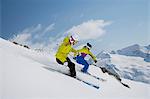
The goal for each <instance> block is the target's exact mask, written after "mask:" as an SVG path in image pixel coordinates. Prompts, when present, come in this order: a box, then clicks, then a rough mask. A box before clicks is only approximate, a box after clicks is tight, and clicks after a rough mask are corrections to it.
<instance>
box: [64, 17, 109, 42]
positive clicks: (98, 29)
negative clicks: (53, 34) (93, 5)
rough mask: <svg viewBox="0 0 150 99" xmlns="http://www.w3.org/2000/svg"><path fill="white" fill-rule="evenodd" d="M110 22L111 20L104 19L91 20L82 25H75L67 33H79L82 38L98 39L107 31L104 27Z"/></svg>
mask: <svg viewBox="0 0 150 99" xmlns="http://www.w3.org/2000/svg"><path fill="white" fill-rule="evenodd" d="M110 24H111V22H106V21H104V20H89V21H87V22H83V23H82V24H80V25H77V26H73V27H72V28H71V29H69V30H68V31H67V32H66V33H77V34H78V35H79V37H80V39H82V40H87V39H97V38H99V37H101V36H102V35H103V34H105V33H106V30H105V29H104V27H105V26H107V25H110Z"/></svg>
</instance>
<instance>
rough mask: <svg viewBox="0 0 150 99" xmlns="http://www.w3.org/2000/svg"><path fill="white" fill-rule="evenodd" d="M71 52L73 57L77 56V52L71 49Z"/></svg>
mask: <svg viewBox="0 0 150 99" xmlns="http://www.w3.org/2000/svg"><path fill="white" fill-rule="evenodd" d="M71 52H73V53H74V57H75V56H76V55H77V50H75V49H74V48H72V49H71Z"/></svg>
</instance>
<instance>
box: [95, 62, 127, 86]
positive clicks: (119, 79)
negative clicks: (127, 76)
mask: <svg viewBox="0 0 150 99" xmlns="http://www.w3.org/2000/svg"><path fill="white" fill-rule="evenodd" d="M93 65H94V66H96V67H98V66H97V65H95V64H93ZM99 68H100V69H101V70H102V72H103V73H106V72H107V73H108V74H109V75H111V76H113V77H115V79H117V81H119V83H121V84H122V85H123V86H124V87H127V88H130V86H129V85H128V84H125V83H123V82H122V81H121V78H120V77H117V76H116V75H114V74H112V73H110V72H108V71H107V70H106V69H105V68H102V67H99Z"/></svg>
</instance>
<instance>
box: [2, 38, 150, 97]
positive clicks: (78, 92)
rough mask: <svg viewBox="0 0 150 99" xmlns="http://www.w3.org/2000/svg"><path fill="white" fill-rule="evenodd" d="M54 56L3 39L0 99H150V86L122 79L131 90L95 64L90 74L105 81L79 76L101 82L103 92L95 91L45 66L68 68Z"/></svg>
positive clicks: (93, 81) (77, 66)
mask: <svg viewBox="0 0 150 99" xmlns="http://www.w3.org/2000/svg"><path fill="white" fill-rule="evenodd" d="M54 55H55V53H53V52H50V53H45V52H39V51H38V52H37V51H35V50H33V49H28V48H25V47H23V46H19V45H15V44H13V43H11V42H9V41H6V40H4V39H2V38H0V74H1V75H0V99H93V98H94V99H146V98H147V97H149V90H150V85H149V84H145V83H140V82H135V81H131V80H127V79H123V78H122V80H123V82H125V83H127V84H129V86H130V87H131V88H130V89H128V88H126V87H124V86H122V85H121V84H120V83H119V82H118V81H117V80H116V79H115V78H113V77H112V76H109V75H107V74H104V73H102V72H101V70H100V69H99V68H98V67H95V66H93V65H91V66H90V68H89V72H90V73H91V74H93V75H95V76H98V77H101V78H104V79H106V81H105V82H102V81H97V80H94V79H91V78H89V76H86V75H79V74H78V73H77V75H79V76H82V79H84V80H86V81H90V82H92V83H98V84H99V86H100V89H94V88H93V87H90V86H88V85H86V84H84V83H82V82H80V81H78V80H76V79H74V78H71V77H68V76H65V75H63V74H61V73H58V72H55V71H49V70H47V69H45V68H44V67H49V68H58V69H62V68H63V69H64V70H67V69H68V68H66V67H65V66H61V65H58V64H57V63H56V62H55V56H54ZM111 57H112V56H111ZM113 57H114V56H113ZM113 57H112V58H113ZM116 57H117V56H116ZM97 65H99V64H97ZM124 65H126V63H125V64H124ZM79 67H80V65H78V64H76V69H79ZM116 89H117V90H116ZM116 97H117V98H116Z"/></svg>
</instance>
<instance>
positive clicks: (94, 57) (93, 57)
mask: <svg viewBox="0 0 150 99" xmlns="http://www.w3.org/2000/svg"><path fill="white" fill-rule="evenodd" d="M89 55H90V56H91V57H92V59H93V60H94V61H97V60H96V56H94V55H93V54H92V53H91V52H90V51H89Z"/></svg>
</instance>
